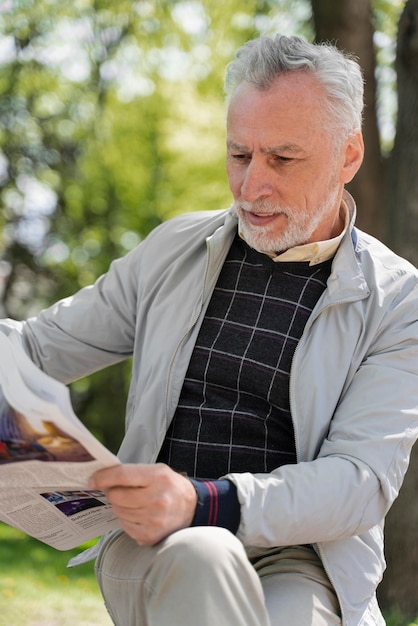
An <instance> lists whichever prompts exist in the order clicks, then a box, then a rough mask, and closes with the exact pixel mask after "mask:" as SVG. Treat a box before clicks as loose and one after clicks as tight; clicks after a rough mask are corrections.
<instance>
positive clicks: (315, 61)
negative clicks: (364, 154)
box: [224, 34, 364, 136]
mask: <svg viewBox="0 0 418 626" xmlns="http://www.w3.org/2000/svg"><path fill="white" fill-rule="evenodd" d="M294 71H300V72H307V73H311V74H312V75H313V76H315V77H316V78H317V80H318V82H319V84H320V85H321V86H322V88H323V90H324V93H325V98H324V101H325V102H324V109H325V110H324V113H325V118H326V119H327V125H328V128H330V122H331V120H332V121H333V122H334V123H333V124H331V126H333V127H334V128H335V129H336V130H337V129H338V130H340V131H341V132H342V133H344V135H345V136H348V135H350V134H352V133H353V132H355V131H357V130H360V129H361V124H362V112H363V106H364V103H363V87H364V83H363V76H362V72H361V69H360V66H359V64H358V63H357V61H356V60H355V58H354V57H353V56H352V55H350V54H348V53H345V52H342V51H341V50H339V49H338V48H336V46H334V45H331V44H327V43H320V44H310V43H307V42H306V41H305V40H304V39H302V38H301V37H297V36H292V37H287V36H285V35H279V34H277V35H273V36H268V35H265V36H262V37H259V38H258V39H253V40H251V41H249V42H247V43H246V44H245V45H244V46H242V47H241V48H239V49H238V51H237V53H236V55H235V59H234V60H233V61H231V63H230V64H229V65H228V67H227V73H226V79H225V87H224V89H225V95H226V100H227V102H229V101H230V99H231V98H232V96H233V94H234V93H235V90H236V89H237V88H238V87H239V85H240V84H241V83H242V82H243V81H245V82H247V83H250V84H251V85H253V86H254V87H256V88H257V89H260V90H266V89H268V88H269V87H270V86H271V85H272V83H273V81H274V80H275V78H276V77H277V76H279V75H280V74H283V73H285V72H294Z"/></svg>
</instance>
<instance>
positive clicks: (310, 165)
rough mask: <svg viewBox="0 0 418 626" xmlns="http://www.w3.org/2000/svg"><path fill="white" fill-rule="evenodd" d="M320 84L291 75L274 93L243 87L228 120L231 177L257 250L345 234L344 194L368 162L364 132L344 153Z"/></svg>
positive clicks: (282, 78) (301, 75)
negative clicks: (364, 159) (328, 116)
mask: <svg viewBox="0 0 418 626" xmlns="http://www.w3.org/2000/svg"><path fill="white" fill-rule="evenodd" d="M323 102H324V95H323V92H322V89H321V87H320V85H319V84H318V82H317V80H316V79H315V78H314V77H312V76H310V75H308V74H306V73H288V74H284V75H282V76H280V77H279V78H277V79H276V81H275V82H274V83H273V85H272V86H271V87H270V88H269V89H268V90H266V91H261V90H258V89H256V88H255V87H253V86H252V85H250V84H248V83H242V84H241V85H240V86H239V88H238V90H237V91H236V92H235V94H234V96H233V97H232V99H231V102H230V105H229V110H228V119H227V174H228V180H229V185H230V188H231V191H232V194H233V196H234V200H235V206H236V208H237V212H238V216H239V218H240V227H241V230H242V231H243V234H244V236H245V239H246V241H247V243H249V245H251V246H252V247H254V248H256V249H257V250H262V251H265V252H283V251H284V250H287V249H288V248H291V247H293V246H295V245H299V244H303V243H308V242H312V241H321V240H325V239H329V238H330V237H334V236H336V235H338V234H339V233H340V232H341V230H342V226H343V225H342V223H341V218H340V204H341V195H342V191H343V187H344V184H345V183H346V182H348V181H349V180H351V178H352V177H353V176H354V174H355V172H356V171H357V169H358V167H359V166H360V163H361V158H362V154H363V153H362V142H361V136H360V134H359V133H358V134H357V135H356V136H355V137H354V138H351V139H347V140H346V141H345V142H344V144H343V145H342V146H341V147H340V148H337V144H336V139H335V136H331V133H327V132H326V117H325V114H324V111H323V107H322V108H321V105H322V104H323Z"/></svg>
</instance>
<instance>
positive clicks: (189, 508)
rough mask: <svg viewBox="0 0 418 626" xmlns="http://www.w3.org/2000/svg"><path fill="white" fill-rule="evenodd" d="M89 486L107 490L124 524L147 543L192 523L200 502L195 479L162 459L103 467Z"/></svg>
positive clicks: (144, 543) (124, 526)
mask: <svg viewBox="0 0 418 626" xmlns="http://www.w3.org/2000/svg"><path fill="white" fill-rule="evenodd" d="M89 488H90V489H101V490H103V491H104V492H105V493H106V495H107V497H108V499H109V502H110V503H111V505H112V509H113V511H114V513H115V515H116V516H117V517H118V520H119V525H120V526H121V528H123V530H124V531H125V532H126V533H127V534H128V535H129V536H130V537H132V539H134V540H135V541H137V542H138V543H139V544H140V545H144V546H152V545H154V544H156V543H158V542H159V541H161V540H162V539H164V538H165V537H167V536H168V535H170V534H171V533H173V532H174V531H176V530H180V528H186V527H188V526H190V524H191V522H192V520H193V517H194V513H195V509H196V504H197V494H196V491H195V489H194V487H193V485H192V483H191V482H190V481H189V480H188V479H187V478H185V477H184V476H182V475H181V474H178V473H177V472H174V471H173V470H172V469H170V468H169V467H168V466H167V465H164V464H162V463H157V464H156V465H142V464H138V465H136V464H135V465H133V464H127V465H115V466H113V467H109V468H106V469H103V470H99V471H98V472H96V473H95V474H93V476H92V477H91V478H90V481H89Z"/></svg>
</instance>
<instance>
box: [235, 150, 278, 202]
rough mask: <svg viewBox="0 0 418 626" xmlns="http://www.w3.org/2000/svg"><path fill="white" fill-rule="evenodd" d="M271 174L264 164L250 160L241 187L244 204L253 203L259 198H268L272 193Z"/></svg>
mask: <svg viewBox="0 0 418 626" xmlns="http://www.w3.org/2000/svg"><path fill="white" fill-rule="evenodd" d="M271 176H272V172H271V171H269V168H268V166H267V165H266V164H263V163H257V161H255V160H252V161H251V163H249V165H248V167H247V169H246V171H245V176H244V179H243V181H242V185H241V198H242V200H245V201H246V202H254V201H255V200H259V199H260V198H268V197H270V196H271V195H272V193H273V185H272V180H271Z"/></svg>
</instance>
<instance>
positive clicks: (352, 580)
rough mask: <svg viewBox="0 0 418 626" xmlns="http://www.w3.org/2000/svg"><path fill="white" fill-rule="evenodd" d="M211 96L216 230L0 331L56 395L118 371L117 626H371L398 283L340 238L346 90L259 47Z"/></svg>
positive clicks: (348, 220)
mask: <svg viewBox="0 0 418 626" xmlns="http://www.w3.org/2000/svg"><path fill="white" fill-rule="evenodd" d="M226 91H227V97H228V118H227V173H228V179H229V184H230V188H231V191H232V194H233V197H234V203H233V206H232V207H231V209H229V210H226V211H219V212H197V213H191V214H187V215H184V216H181V217H178V218H175V219H174V220H171V221H168V222H167V223H165V224H163V225H162V226H160V227H158V228H157V229H156V230H155V231H154V232H153V233H151V235H149V237H148V238H147V239H146V240H145V241H144V242H143V243H142V244H140V246H139V247H138V248H137V249H136V250H134V251H133V252H132V253H130V254H128V255H127V256H126V257H125V258H123V259H121V260H118V261H116V262H114V263H113V264H112V265H111V268H110V270H109V272H108V273H107V274H106V275H105V276H103V277H101V278H100V279H99V280H98V281H97V283H96V284H95V285H94V286H93V287H91V288H87V289H84V290H82V291H81V292H79V293H78V294H76V295H75V296H73V297H72V298H69V299H67V300H64V301H62V302H60V303H58V304H57V305H55V306H53V307H51V308H50V309H48V310H46V311H44V312H42V313H41V314H40V315H39V316H38V318H37V319H33V320H29V321H28V322H26V323H25V324H21V325H18V324H13V323H11V322H5V323H4V324H3V330H4V331H5V332H10V328H11V327H12V328H14V331H13V332H15V333H16V332H18V333H21V336H22V341H23V344H24V346H25V348H26V350H27V351H28V352H29V354H30V355H31V357H32V359H33V360H34V361H35V362H36V363H38V365H39V366H40V367H42V368H43V369H44V370H46V371H47V372H48V373H49V374H52V375H53V376H55V377H57V378H59V379H61V380H64V381H69V380H73V379H75V378H76V377H79V376H82V375H85V374H86V373H88V372H91V371H93V370H97V369H99V368H102V367H105V366H107V365H109V364H111V363H114V362H116V361H118V360H121V359H124V358H127V357H129V356H131V355H133V371H132V382H131V388H130V393H129V398H128V408H127V431H126V436H125V439H124V441H123V443H122V446H121V450H120V458H121V460H122V465H121V466H118V467H113V468H109V469H106V470H102V471H100V472H98V473H96V474H95V475H94V476H92V478H91V485H90V486H91V488H94V489H104V490H106V492H107V494H108V497H109V500H110V502H111V503H112V505H113V508H114V511H115V514H116V515H117V517H118V518H119V523H120V530H117V531H115V532H112V533H110V534H109V535H108V536H106V537H105V538H103V539H102V541H101V543H100V544H99V547H98V549H97V550H96V552H97V553H98V557H97V561H96V571H97V576H98V580H99V584H100V587H101V590H102V593H103V596H104V598H105V601H106V605H107V607H108V611H109V614H110V615H111V617H112V619H113V621H114V623H115V624H117V625H119V626H135V625H136V626H145V625H147V626H164V625H167V626H171V625H173V624H175V625H180V624H181V625H182V626H189V625H190V626H197V625H199V626H206V625H207V626H209V625H210V626H213V625H214V624H216V625H219V626H266V625H268V624H270V625H271V626H289V625H295V626H308V625H315V626H321V625H336V624H343V625H344V626H357V625H358V626H360V625H362V626H372V625H377V624H383V623H384V621H383V618H382V616H381V614H380V611H379V608H378V606H377V602H376V596H375V591H376V587H377V585H378V583H379V581H380V579H381V576H382V573H383V570H384V558H383V539H382V527H383V519H384V517H385V515H386V513H387V511H388V509H389V508H390V506H391V504H392V502H393V500H394V499H395V497H396V495H397V493H398V490H399V488H400V486H401V483H402V479H403V476H404V473H405V471H406V468H407V465H408V458H409V452H410V449H411V447H412V445H413V443H414V441H415V439H416V437H417V434H418V406H417V405H418V376H417V363H418V321H417V314H416V312H417V310H418V272H417V271H416V270H415V269H414V268H413V267H412V266H411V265H409V264H408V263H407V262H406V261H404V260H403V259H401V258H399V257H397V256H396V255H395V254H393V253H392V252H391V251H389V250H388V249H387V248H386V247H385V246H384V245H382V244H381V243H379V242H378V241H376V240H375V239H373V238H372V237H370V236H368V235H366V234H365V233H362V232H361V231H359V230H358V229H356V228H355V227H354V220H355V205H354V201H353V200H352V198H351V197H350V195H349V194H348V193H347V192H346V191H345V190H344V186H345V184H346V183H348V182H349V181H350V180H351V179H352V178H353V177H354V176H355V174H356V172H357V170H358V169H359V167H360V165H361V162H362V158H363V141H362V135H361V115H362V107H363V84H362V76H361V72H360V69H359V67H358V65H357V63H356V62H355V61H354V60H352V59H351V58H349V57H348V56H346V55H344V54H342V53H341V52H340V51H338V50H337V49H336V48H334V47H332V46H328V45H311V44H308V43H306V42H304V41H303V40H302V39H300V38H297V37H283V36H280V35H277V36H274V37H261V38H260V39H257V40H255V41H251V42H249V43H248V44H247V45H246V46H244V47H243V48H241V49H240V50H239V51H238V53H237V55H236V58H235V60H234V61H233V62H232V63H231V64H230V66H229V68H228V72H227V78H226ZM364 210H367V207H364ZM86 558H87V557H86Z"/></svg>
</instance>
